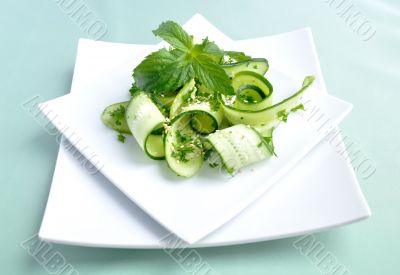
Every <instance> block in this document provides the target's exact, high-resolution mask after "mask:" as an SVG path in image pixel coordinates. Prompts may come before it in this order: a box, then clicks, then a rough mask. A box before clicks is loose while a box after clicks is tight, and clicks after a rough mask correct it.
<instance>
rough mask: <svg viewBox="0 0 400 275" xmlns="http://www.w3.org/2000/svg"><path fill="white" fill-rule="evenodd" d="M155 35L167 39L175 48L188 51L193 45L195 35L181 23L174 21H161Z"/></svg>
mask: <svg viewBox="0 0 400 275" xmlns="http://www.w3.org/2000/svg"><path fill="white" fill-rule="evenodd" d="M153 33H154V35H156V36H159V37H161V38H162V39H164V40H165V41H167V42H168V43H169V44H170V45H171V46H172V47H174V48H175V49H178V50H181V51H186V50H188V49H190V48H192V46H193V37H192V36H190V35H189V34H188V33H187V32H186V31H185V30H184V29H183V28H182V27H181V26H180V25H179V24H177V23H175V22H173V21H166V22H163V23H161V25H160V26H159V27H158V29H156V30H154V31H153Z"/></svg>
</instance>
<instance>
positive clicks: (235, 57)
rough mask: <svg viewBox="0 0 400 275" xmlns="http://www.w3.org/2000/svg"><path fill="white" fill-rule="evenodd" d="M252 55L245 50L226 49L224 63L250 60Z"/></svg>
mask: <svg viewBox="0 0 400 275" xmlns="http://www.w3.org/2000/svg"><path fill="white" fill-rule="evenodd" d="M249 60H251V57H250V56H248V55H246V54H245V53H244V52H235V51H224V58H223V59H222V64H232V63H236V62H242V61H249Z"/></svg>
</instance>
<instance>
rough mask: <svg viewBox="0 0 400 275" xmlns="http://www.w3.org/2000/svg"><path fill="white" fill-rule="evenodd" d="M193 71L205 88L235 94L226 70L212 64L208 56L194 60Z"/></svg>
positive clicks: (199, 56) (197, 57)
mask: <svg viewBox="0 0 400 275" xmlns="http://www.w3.org/2000/svg"><path fill="white" fill-rule="evenodd" d="M193 70H194V74H195V76H196V78H197V79H198V80H199V81H200V82H201V83H202V84H203V85H204V86H206V87H208V88H210V89H212V90H214V91H217V92H220V93H223V94H227V95H233V94H234V91H233V88H232V86H231V81H230V79H229V78H228V75H227V74H226V72H225V71H224V69H222V67H221V66H220V65H218V64H217V63H215V62H212V61H211V59H210V57H208V56H207V55H198V56H196V57H195V58H194V60H193Z"/></svg>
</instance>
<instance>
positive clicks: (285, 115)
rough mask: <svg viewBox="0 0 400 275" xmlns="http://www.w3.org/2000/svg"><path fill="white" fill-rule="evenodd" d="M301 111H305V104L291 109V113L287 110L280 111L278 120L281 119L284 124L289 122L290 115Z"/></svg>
mask: <svg viewBox="0 0 400 275" xmlns="http://www.w3.org/2000/svg"><path fill="white" fill-rule="evenodd" d="M299 110H301V111H304V105H303V104H299V105H297V106H295V107H293V108H292V109H290V111H289V112H288V111H286V110H280V111H279V112H278V119H280V120H281V121H283V122H287V120H288V116H289V114H290V113H294V112H297V111H299Z"/></svg>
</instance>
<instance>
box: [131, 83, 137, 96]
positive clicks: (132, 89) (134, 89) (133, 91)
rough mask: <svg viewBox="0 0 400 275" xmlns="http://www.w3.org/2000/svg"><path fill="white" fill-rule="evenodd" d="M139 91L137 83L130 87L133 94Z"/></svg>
mask: <svg viewBox="0 0 400 275" xmlns="http://www.w3.org/2000/svg"><path fill="white" fill-rule="evenodd" d="M138 92H140V89H139V88H138V87H137V86H136V85H135V84H132V87H131V88H130V89H129V93H130V94H131V96H133V95H135V94H137V93H138Z"/></svg>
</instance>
